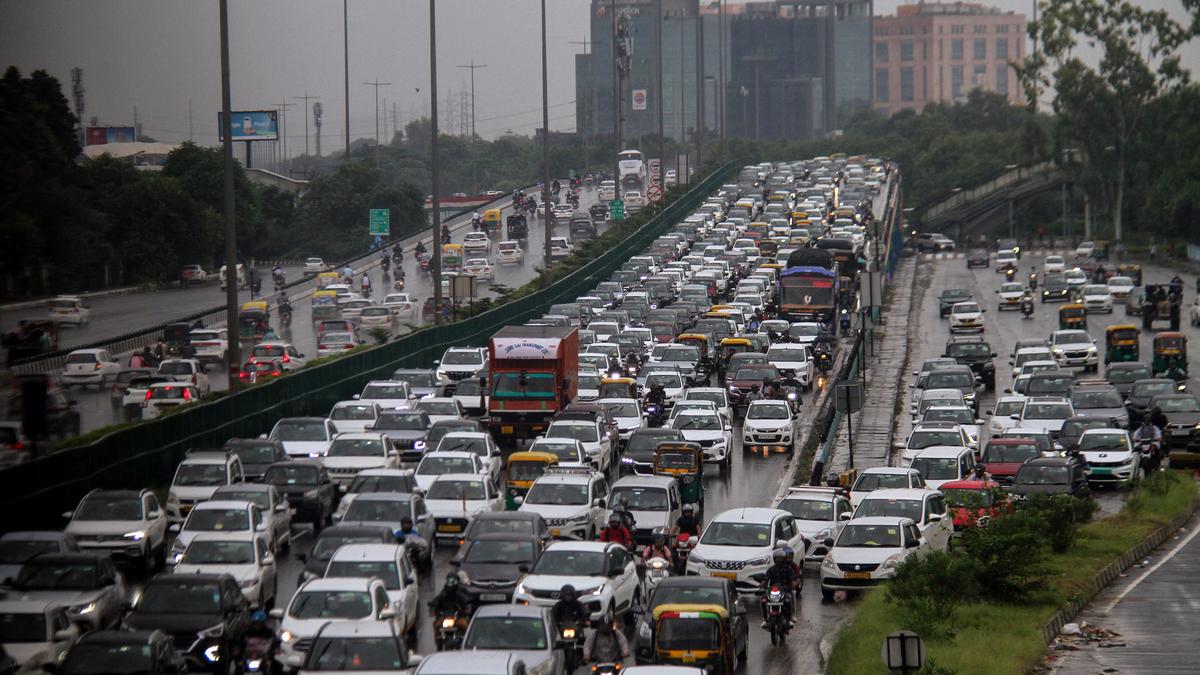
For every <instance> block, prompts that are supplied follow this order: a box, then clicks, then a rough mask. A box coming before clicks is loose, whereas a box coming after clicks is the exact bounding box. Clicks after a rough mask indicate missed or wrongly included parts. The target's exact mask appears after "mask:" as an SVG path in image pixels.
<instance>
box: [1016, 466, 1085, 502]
mask: <svg viewBox="0 0 1200 675" xmlns="http://www.w3.org/2000/svg"><path fill="white" fill-rule="evenodd" d="M1008 492H1009V493H1010V494H1011V495H1012V496H1013V500H1014V501H1016V502H1017V504H1018V505H1020V503H1021V502H1022V501H1024V500H1025V499H1028V498H1029V497H1033V496H1035V495H1072V496H1075V497H1087V496H1088V495H1089V494H1091V492H1090V490H1089V489H1088V482H1087V472H1086V471H1084V467H1083V462H1081V461H1079V459H1077V458H1075V457H1038V458H1037V459H1031V460H1028V461H1026V462H1025V463H1024V464H1022V465H1021V468H1020V469H1017V475H1016V476H1014V477H1013V483H1012V486H1011V487H1010V488H1008Z"/></svg>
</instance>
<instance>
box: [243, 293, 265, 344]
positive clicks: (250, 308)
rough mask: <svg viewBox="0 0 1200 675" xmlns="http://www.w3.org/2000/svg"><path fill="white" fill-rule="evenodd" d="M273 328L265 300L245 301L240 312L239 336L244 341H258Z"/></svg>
mask: <svg viewBox="0 0 1200 675" xmlns="http://www.w3.org/2000/svg"><path fill="white" fill-rule="evenodd" d="M269 330H271V315H270V313H269V312H268V309H267V302H266V301H265V300H251V301H250V302H243V303H242V308H241V310H240V311H239V312H238V338H239V339H241V340H242V341H244V342H251V341H253V342H258V341H259V340H262V339H263V336H264V335H266V334H267V331H269Z"/></svg>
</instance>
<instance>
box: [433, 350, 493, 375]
mask: <svg viewBox="0 0 1200 675" xmlns="http://www.w3.org/2000/svg"><path fill="white" fill-rule="evenodd" d="M487 368H488V355H487V350H486V349H482V348H479V347H451V348H449V349H447V350H446V351H445V352H444V353H443V354H442V358H441V360H440V361H438V362H437V375H438V379H440V380H442V381H443V382H453V381H456V380H461V379H463V378H467V377H471V376H472V375H475V374H476V373H478V372H479V371H481V370H487Z"/></svg>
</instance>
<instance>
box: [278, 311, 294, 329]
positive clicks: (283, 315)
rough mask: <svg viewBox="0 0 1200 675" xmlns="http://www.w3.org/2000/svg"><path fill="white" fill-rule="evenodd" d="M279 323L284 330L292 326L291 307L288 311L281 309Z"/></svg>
mask: <svg viewBox="0 0 1200 675" xmlns="http://www.w3.org/2000/svg"><path fill="white" fill-rule="evenodd" d="M279 323H280V324H281V325H282V326H283V327H284V328H287V327H288V326H290V325H292V309H291V308H290V307H288V308H287V309H284V308H283V307H280V308H279Z"/></svg>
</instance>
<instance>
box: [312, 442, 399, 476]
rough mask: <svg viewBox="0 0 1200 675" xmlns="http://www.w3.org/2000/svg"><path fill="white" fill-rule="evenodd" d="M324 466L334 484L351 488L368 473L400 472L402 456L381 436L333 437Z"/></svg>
mask: <svg viewBox="0 0 1200 675" xmlns="http://www.w3.org/2000/svg"><path fill="white" fill-rule="evenodd" d="M321 463H322V464H324V465H325V469H326V470H328V471H329V477H330V478H332V479H333V482H334V483H337V484H339V485H343V486H349V485H350V483H352V482H354V478H355V477H356V476H358V472H360V471H363V470H365V469H398V468H400V454H399V453H398V452H397V451H396V449H395V448H394V447H392V441H391V439H390V438H388V437H387V436H384V435H383V434H381V433H379V432H370V431H366V432H361V433H343V434H338V435H337V436H334V437H333V442H331V443H330V444H329V449H328V450H326V451H325V456H324V457H322V458H321Z"/></svg>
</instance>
